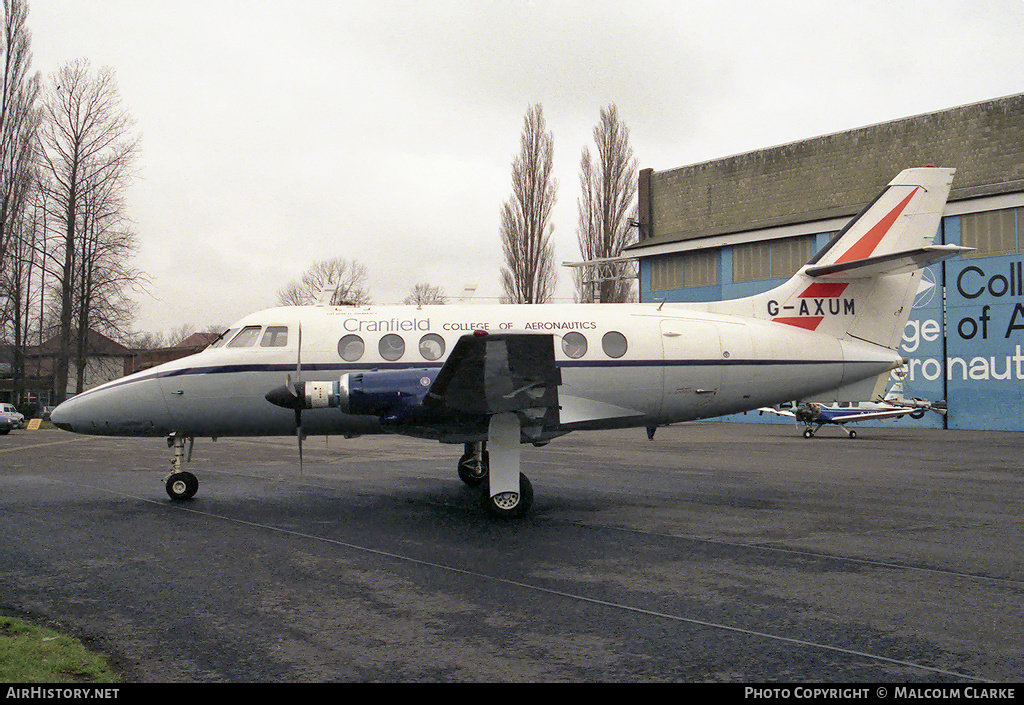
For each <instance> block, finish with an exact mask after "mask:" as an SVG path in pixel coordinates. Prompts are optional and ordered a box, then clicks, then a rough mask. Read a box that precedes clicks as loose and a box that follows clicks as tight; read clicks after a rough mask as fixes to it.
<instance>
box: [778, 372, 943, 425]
mask: <svg viewBox="0 0 1024 705" xmlns="http://www.w3.org/2000/svg"><path fill="white" fill-rule="evenodd" d="M787 407H788V408H787ZM926 410H930V411H934V412H935V413H937V414H940V415H945V413H946V407H945V402H929V401H925V400H922V399H906V398H905V397H904V396H903V383H902V382H900V381H897V382H894V383H893V385H892V387H890V389H889V393H888V394H886V395H885V397H884V398H880V399H878V400H877V401H853V402H849V401H842V402H835V403H833V404H828V403H824V402H805V403H803V404H800V403H798V404H796V405H795V406H794V405H791V404H781V405H780V406H778V407H775V406H768V407H761V408H760V409H758V411H760V412H762V413H772V414H776V415H778V416H788V417H790V418H792V419H795V420H796V422H797V423H798V424H800V423H802V424H804V438H814V435H815V434H816V433H817V432H818V431H820V430H821V427H822V426H824V425H825V424H835V425H837V426H839V428H841V429H843V430H844V431H846V435H847V436H849V437H850V438H856V437H857V432H856V431H855V430H853V429H852V428H847V427H846V424H848V423H856V422H858V421H870V420H878V419H893V420H897V419H899V418H901V417H903V416H910V417H911V418H915V419H919V418H921V417H922V416H924V412H925V411H926Z"/></svg>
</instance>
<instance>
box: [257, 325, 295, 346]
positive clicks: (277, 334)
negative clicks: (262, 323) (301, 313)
mask: <svg viewBox="0 0 1024 705" xmlns="http://www.w3.org/2000/svg"><path fill="white" fill-rule="evenodd" d="M286 345H288V327H287V326H267V332H266V333H264V334H263V340H261V341H260V347H261V348H283V347H285V346H286Z"/></svg>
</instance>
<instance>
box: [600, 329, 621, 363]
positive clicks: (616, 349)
mask: <svg viewBox="0 0 1024 705" xmlns="http://www.w3.org/2000/svg"><path fill="white" fill-rule="evenodd" d="M601 347H602V348H603V349H604V354H605V355H607V356H608V357H616V358H618V357H622V356H623V355H625V354H626V348H627V344H626V336H624V335H623V334H622V333H619V332H618V331H615V330H612V331H608V332H607V333H605V334H604V337H602V338H601Z"/></svg>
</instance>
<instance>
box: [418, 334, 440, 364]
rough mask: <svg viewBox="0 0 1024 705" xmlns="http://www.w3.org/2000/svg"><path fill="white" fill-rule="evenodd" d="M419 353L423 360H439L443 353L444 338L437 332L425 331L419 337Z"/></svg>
mask: <svg viewBox="0 0 1024 705" xmlns="http://www.w3.org/2000/svg"><path fill="white" fill-rule="evenodd" d="M420 355H421V356H422V357H423V359H424V360H440V359H441V356H442V355H444V338H442V337H441V336H439V335H438V334H437V333H427V334H426V335H425V336H423V337H422V338H420Z"/></svg>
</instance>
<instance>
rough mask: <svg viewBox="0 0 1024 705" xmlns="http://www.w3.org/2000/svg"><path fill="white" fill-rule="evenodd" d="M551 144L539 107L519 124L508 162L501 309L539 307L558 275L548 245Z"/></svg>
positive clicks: (552, 183)
mask: <svg viewBox="0 0 1024 705" xmlns="http://www.w3.org/2000/svg"><path fill="white" fill-rule="evenodd" d="M553 154H554V138H553V136H552V134H551V133H550V132H545V123H544V112H543V109H542V108H541V106H540V104H539V103H538V104H537V105H533V106H530V108H529V109H528V110H527V111H526V117H525V118H524V119H523V134H522V136H521V138H520V151H519V154H518V156H516V158H515V160H514V161H513V162H512V196H511V197H510V198H509V200H507V201H505V203H504V205H503V206H502V209H501V246H502V249H503V250H504V253H505V266H504V267H502V268H501V283H502V287H503V288H504V290H505V294H504V296H503V297H502V301H503V302H504V303H526V304H539V303H544V302H545V301H548V300H549V299H550V298H551V295H552V294H553V293H554V289H555V284H556V282H557V277H558V274H557V272H556V270H555V246H554V243H552V242H551V231H552V230H553V229H554V226H553V225H551V224H550V220H551V209H552V208H553V207H554V205H555V192H556V191H557V189H558V184H557V182H556V180H555V179H554V178H553V177H552V176H551V170H552V166H553V162H554V157H553Z"/></svg>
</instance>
